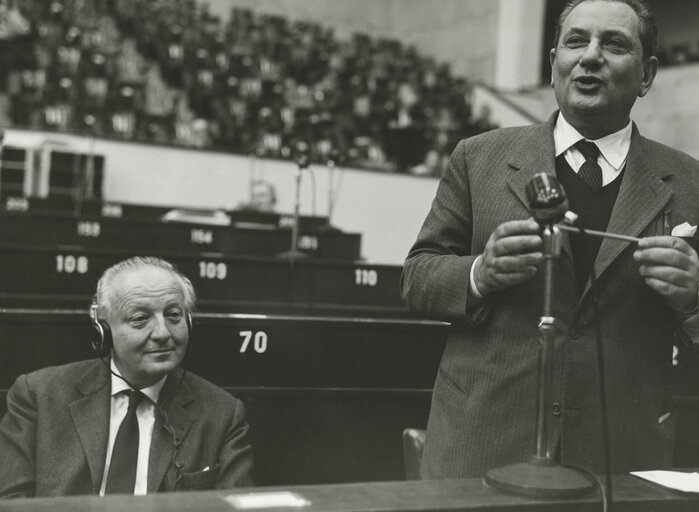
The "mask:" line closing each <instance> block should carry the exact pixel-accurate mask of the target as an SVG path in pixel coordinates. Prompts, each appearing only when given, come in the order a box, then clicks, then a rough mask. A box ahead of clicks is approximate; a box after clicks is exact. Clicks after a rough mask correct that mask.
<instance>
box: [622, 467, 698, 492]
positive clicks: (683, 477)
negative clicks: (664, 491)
mask: <svg viewBox="0 0 699 512" xmlns="http://www.w3.org/2000/svg"><path fill="white" fill-rule="evenodd" d="M631 474H632V475H634V476H637V477H640V478H643V479H645V480H648V481H650V482H654V483H656V484H660V485H662V486H664V487H668V488H670V489H676V490H678V491H683V492H699V473H682V472H681V471H632V472H631Z"/></svg>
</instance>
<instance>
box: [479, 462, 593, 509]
mask: <svg viewBox="0 0 699 512" xmlns="http://www.w3.org/2000/svg"><path fill="white" fill-rule="evenodd" d="M483 483H484V484H485V485H486V486H488V487H492V488H493V489H497V490H499V491H503V492H506V493H509V494H515V495H517V496H526V497H529V498H553V499H562V498H581V497H583V496H585V495H588V494H592V493H593V492H594V491H595V488H596V484H595V482H594V481H592V479H591V478H590V477H589V476H587V475H586V474H585V473H583V472H581V471H578V470H576V469H573V468H567V467H564V466H561V465H558V464H556V463H554V462H553V461H551V460H549V459H538V458H536V457H533V458H532V459H531V460H530V461H529V462H524V463H521V464H513V465H511V466H504V467H501V468H495V469H491V470H490V471H488V472H487V473H486V474H485V477H484V478H483Z"/></svg>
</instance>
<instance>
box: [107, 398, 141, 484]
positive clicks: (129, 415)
mask: <svg viewBox="0 0 699 512" xmlns="http://www.w3.org/2000/svg"><path fill="white" fill-rule="evenodd" d="M125 393H127V394H128V395H129V408H128V410H127V411H126V416H124V419H123V420H122V422H121V425H119V431H118V432H117V435H116V439H115V440H114V448H113V449H112V461H111V463H110V464H109V475H107V486H106V488H105V491H104V492H105V494H115V493H129V494H133V491H134V486H135V485H136V463H137V462H138V438H139V435H138V417H137V416H136V408H137V407H138V404H139V403H140V402H141V399H142V398H144V395H143V393H141V392H140V391H134V390H132V389H130V390H128V391H125Z"/></svg>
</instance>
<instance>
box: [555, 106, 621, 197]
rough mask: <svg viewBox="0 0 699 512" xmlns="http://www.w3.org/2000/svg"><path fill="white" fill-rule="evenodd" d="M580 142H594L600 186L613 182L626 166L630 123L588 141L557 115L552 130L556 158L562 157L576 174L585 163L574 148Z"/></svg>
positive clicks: (561, 116) (559, 114) (563, 118)
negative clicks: (600, 175)
mask: <svg viewBox="0 0 699 512" xmlns="http://www.w3.org/2000/svg"><path fill="white" fill-rule="evenodd" d="M581 140H588V141H590V142H594V143H595V144H596V145H597V147H598V148H599V150H600V156H599V157H598V158H597V163H598V164H599V166H600V167H601V168H602V186H604V185H608V184H609V183H611V182H612V181H614V180H615V179H616V178H617V177H618V176H619V174H620V173H621V170H622V169H623V168H624V164H626V156H627V155H628V154H629V147H630V146H631V121H629V122H628V124H627V125H626V126H624V127H623V128H622V129H621V130H619V131H618V132H614V133H610V134H609V135H605V136H604V137H602V138H599V139H595V140H590V139H586V138H585V137H583V136H582V135H581V134H580V132H579V131H578V130H576V129H575V128H573V126H572V125H571V124H570V123H569V122H568V121H566V119H565V117H563V114H561V113H560V112H559V113H558V119H556V126H554V128H553V144H554V149H555V153H556V157H558V156H560V155H564V157H565V159H566V162H568V165H570V168H571V169H573V171H575V172H576V173H577V172H578V171H579V170H580V167H581V166H582V164H583V163H585V157H584V156H583V155H582V153H580V151H578V149H577V148H576V147H575V144H577V143H578V142H579V141H581Z"/></svg>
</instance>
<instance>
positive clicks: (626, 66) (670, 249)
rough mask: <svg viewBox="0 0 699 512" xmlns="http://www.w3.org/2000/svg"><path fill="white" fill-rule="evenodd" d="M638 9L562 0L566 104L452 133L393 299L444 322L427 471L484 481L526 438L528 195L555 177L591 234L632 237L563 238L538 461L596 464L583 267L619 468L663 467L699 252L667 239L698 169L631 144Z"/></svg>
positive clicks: (533, 262) (534, 352)
mask: <svg viewBox="0 0 699 512" xmlns="http://www.w3.org/2000/svg"><path fill="white" fill-rule="evenodd" d="M655 43H656V25H655V22H654V19H653V16H652V14H651V12H650V10H649V9H648V6H647V3H646V1H645V0H572V1H570V2H568V4H567V5H566V6H565V8H564V10H563V12H562V14H561V16H560V18H559V21H558V25H557V29H556V36H555V47H554V48H553V49H552V50H551V53H550V58H551V65H552V68H553V71H552V86H553V88H554V90H555V95H556V100H557V102H558V105H559V107H560V111H558V112H556V113H554V114H553V116H552V117H551V118H550V119H549V121H548V122H547V123H545V124H542V125H537V126H530V127H523V128H507V129H502V130H496V131H493V132H490V133H487V134H484V135H480V136H477V137H473V138H470V139H468V140H466V141H462V142H461V143H460V144H459V145H458V147H457V148H456V149H455V151H454V153H453V154H452V156H451V159H450V162H449V165H448V166H447V168H446V169H445V171H444V174H443V176H442V179H441V182H440V184H439V188H438V190H437V195H436V197H435V199H434V202H433V203H432V208H431V210H430V212H429V214H428V216H427V218H426V220H425V222H424V224H423V227H422V229H421V231H420V233H419V235H418V238H417V241H416V242H415V245H414V246H413V247H412V249H411V251H410V253H409V255H408V257H407V260H406V262H405V269H404V272H403V276H402V282H401V287H402V294H403V297H404V299H405V301H406V302H407V304H408V305H409V306H410V308H411V309H413V310H414V311H416V312H418V313H421V314H424V315H427V316H430V317H434V318H439V319H444V320H448V321H450V322H452V327H451V333H450V335H449V339H448V342H447V346H446V348H445V351H444V354H443V357H442V361H441V365H440V368H439V372H438V375H437V380H436V383H435V387H434V394H433V398H432V408H431V411H430V417H429V422H428V427H427V439H426V444H425V450H424V459H423V468H422V470H423V477H424V478H459V477H480V476H483V475H484V473H485V472H486V471H487V470H489V469H491V468H495V467H500V466H504V465H508V464H513V463H518V462H525V461H527V460H528V459H529V457H530V456H531V455H532V454H533V453H534V450H535V440H536V425H535V423H536V403H535V402H536V384H537V367H538V343H539V341H538V339H539V336H538V331H537V325H536V322H537V319H538V317H539V316H540V314H541V303H542V293H543V281H544V280H543V276H542V275H541V274H542V273H541V272H538V270H539V267H540V264H541V263H542V261H543V256H542V240H541V238H540V236H539V229H540V228H539V226H538V225H537V223H536V222H535V221H534V220H532V219H531V218H529V217H530V213H529V211H528V207H527V199H526V194H525V187H526V185H527V184H528V183H529V181H530V180H531V179H532V177H533V176H534V175H535V174H537V173H539V172H548V173H551V174H557V175H558V177H559V180H560V181H561V182H562V183H563V186H564V188H565V189H566V191H567V194H568V198H569V201H570V209H571V210H572V211H574V212H576V213H578V214H579V215H580V221H581V223H582V225H583V226H584V227H586V228H592V229H599V230H607V229H608V230H609V231H611V232H618V233H624V234H627V235H633V236H638V237H643V239H642V240H641V241H640V242H639V243H638V244H633V243H630V242H623V241H618V240H611V239H604V240H603V241H601V240H600V239H595V240H588V241H587V242H586V245H583V241H582V240H581V239H580V236H579V235H571V236H568V235H567V234H565V233H564V234H563V235H562V245H563V252H562V255H561V258H560V259H558V260H557V262H556V270H555V278H554V283H555V289H554V291H553V297H554V301H553V302H554V304H553V315H554V316H555V317H556V318H557V319H558V320H559V322H560V324H559V325H561V326H563V327H564V329H561V332H560V337H559V340H558V344H559V348H558V351H557V361H556V370H555V374H556V375H555V379H554V385H553V393H552V396H553V398H552V403H551V404H550V405H549V406H548V407H549V410H550V414H551V420H552V421H551V425H552V426H551V430H552V432H551V435H550V436H549V437H550V439H549V441H550V443H551V445H550V446H549V449H550V450H551V452H550V453H554V454H555V456H556V457H557V458H558V459H559V460H560V461H561V462H562V463H564V464H566V463H569V464H577V465H581V466H584V467H587V468H589V469H590V470H592V471H596V472H601V471H602V468H603V461H602V448H601V444H602V443H601V427H600V419H599V396H598V385H597V375H598V369H597V365H596V352H595V341H594V339H595V338H594V325H595V322H596V320H595V318H594V315H593V305H592V298H591V293H590V286H589V283H588V276H589V273H590V268H591V267H592V266H593V265H594V269H595V272H596V274H597V276H598V286H599V293H600V302H599V309H600V312H601V318H600V319H599V320H600V322H601V330H602V339H603V342H604V355H605V358H606V359H605V361H606V375H607V382H606V388H607V393H608V404H609V425H610V428H611V433H610V434H611V450H612V461H611V463H612V470H613V471H614V472H616V473H619V472H626V471H629V470H642V469H650V468H660V467H666V466H668V465H670V464H671V461H672V446H673V425H674V416H673V414H672V404H671V402H670V398H671V397H670V396H669V377H670V374H669V372H670V369H671V360H672V347H673V343H674V342H676V340H682V341H683V342H685V343H687V344H689V345H692V344H699V313H698V312H697V294H698V290H697V282H698V281H699V260H698V259H697V253H696V250H695V249H694V248H692V247H691V246H690V244H689V243H687V242H686V241H685V240H683V239H681V238H677V237H673V236H669V235H670V234H671V231H672V227H673V226H675V225H677V224H682V223H683V222H688V223H689V224H691V225H694V226H696V225H697V224H698V223H699V162H697V161H696V160H694V159H692V158H690V157H689V156H687V155H685V154H683V153H680V152H678V151H675V150H673V149H670V148H668V147H666V146H664V145H662V144H659V143H657V142H653V141H651V140H648V139H646V138H644V137H642V136H641V135H640V133H639V131H638V129H637V127H636V125H635V124H634V123H633V122H632V121H631V120H630V112H631V108H632V106H633V104H634V102H635V101H636V98H637V97H643V96H645V95H646V94H647V93H648V91H649V90H650V88H651V86H652V84H653V79H654V78H655V74H656V71H657V66H658V65H657V60H656V58H655V56H654V49H655Z"/></svg>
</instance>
